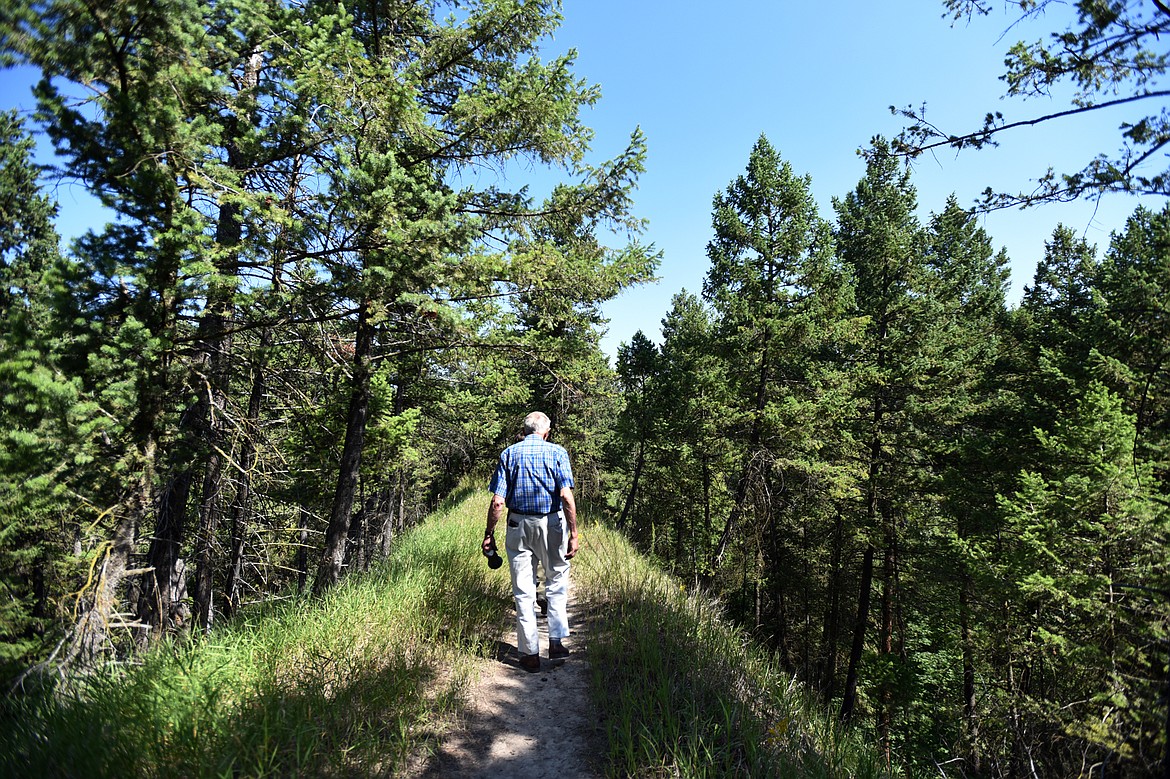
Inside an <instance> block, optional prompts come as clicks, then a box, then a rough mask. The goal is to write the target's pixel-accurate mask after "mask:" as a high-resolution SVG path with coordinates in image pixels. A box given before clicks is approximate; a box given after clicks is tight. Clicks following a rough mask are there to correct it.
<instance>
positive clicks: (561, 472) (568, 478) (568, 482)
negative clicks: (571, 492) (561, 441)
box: [557, 448, 576, 490]
mask: <svg viewBox="0 0 1170 779" xmlns="http://www.w3.org/2000/svg"><path fill="white" fill-rule="evenodd" d="M574 486H576V485H575V482H574V481H573V466H572V465H570V464H569V453H568V452H566V451H565V450H564V449H563V448H562V449H560V451H558V452H557V489H558V490H560V489H561V488H563V487H569V488H572V487H574Z"/></svg>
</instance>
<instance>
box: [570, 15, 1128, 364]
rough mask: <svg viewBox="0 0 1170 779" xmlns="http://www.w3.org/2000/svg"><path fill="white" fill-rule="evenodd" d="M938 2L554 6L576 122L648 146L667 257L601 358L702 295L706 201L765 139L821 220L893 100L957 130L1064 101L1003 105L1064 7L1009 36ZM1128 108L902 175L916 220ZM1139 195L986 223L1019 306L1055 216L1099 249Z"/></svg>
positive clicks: (938, 159)
mask: <svg viewBox="0 0 1170 779" xmlns="http://www.w3.org/2000/svg"><path fill="white" fill-rule="evenodd" d="M994 5H996V6H997V7H999V4H994ZM942 11H943V7H942V3H941V1H939V0H925V1H924V0H916V1H915V2H911V1H910V0H895V1H893V2H883V3H861V2H846V3H833V4H820V3H797V2H790V1H784V2H779V1H777V2H762V1H760V0H757V1H755V2H749V1H748V0H724V2H721V3H718V4H716V3H674V2H670V3H666V2H638V0H625V2H619V1H618V0H565V2H564V10H563V14H564V17H565V21H564V24H563V25H562V27H561V29H560V30H559V31H558V33H557V34H556V37H555V40H554V41H553V45H552V46H551V47H550V49H549V50H550V52H551V51H562V50H565V49H568V48H570V47H572V48H576V49H577V50H578V54H579V57H578V60H577V72H578V73H579V74H580V75H581V76H582V77H583V78H585V79H588V80H589V81H591V82H596V83H598V84H600V85H601V88H602V92H603V97H602V100H601V101H600V103H599V105H598V106H597V107H595V108H594V109H593V110H592V111H591V112H590V114H589V115H588V116H587V121H588V122H589V123H590V124H591V126H592V127H594V129H595V130H596V131H597V136H596V140H595V143H594V150H595V151H596V152H597V153H598V155H599V156H606V155H612V154H615V153H617V151H619V150H620V149H621V148H622V147H623V144H624V143H625V140H626V139H627V138H628V135H629V133H630V131H631V130H632V129H633V128H634V127H635V126H640V127H641V128H642V130H643V132H644V133H645V135H646V140H647V144H648V148H649V155H648V162H647V170H646V172H645V174H643V177H642V179H641V182H640V186H639V192H638V194H637V195H636V202H637V213H638V214H639V215H640V216H642V217H645V218H647V219H648V220H649V229H648V230H647V232H646V234H645V236H644V239H645V240H648V241H651V242H653V243H654V244H656V245H657V246H658V248H659V249H661V250H662V251H663V253H664V258H663V262H662V266H661V269H660V271H659V276H660V278H661V281H659V282H658V283H657V284H655V285H652V286H647V287H643V288H639V289H636V290H632V291H629V292H627V293H626V294H624V295H623V296H622V297H621V298H619V299H617V300H614V301H612V302H610V303H609V304H608V305H607V307H606V309H605V311H606V314H607V315H608V316H609V318H610V328H609V333H608V335H607V336H606V338H605V340H604V342H603V346H604V348H605V349H606V351H607V353H609V354H610V355H611V356H613V355H614V354H616V349H617V345H618V344H619V343H621V342H623V341H629V339H630V337H631V336H632V335H633V334H634V333H635V332H636V331H637V330H639V329H641V330H643V331H644V332H645V333H646V334H647V335H648V336H650V337H651V338H652V339H654V340H659V339H660V332H659V325H660V323H661V319H662V317H663V316H664V315H665V314H666V312H667V311H668V310H669V308H670V300H671V297H672V296H673V295H674V294H675V293H677V292H678V291H679V290H680V289H682V288H684V287H685V288H686V289H688V290H689V291H691V292H696V293H697V292H700V291H701V289H702V283H703V277H704V275H705V273H706V271H707V266H708V263H707V257H706V253H705V248H706V244H707V242H708V241H709V240H710V237H711V200H712V198H713V196H714V195H715V194H716V192H719V191H721V190H723V189H724V188H726V187H727V185H728V184H729V183H730V182H731V181H732V179H734V178H735V177H736V176H737V175H739V174H741V173H742V172H743V171H744V168H745V167H746V165H747V158H748V154H749V152H750V150H751V147H752V144H753V143H754V142H755V140H756V139H757V138H758V137H759V136H760V134H761V133H763V134H765V135H766V136H767V137H768V140H769V141H770V142H771V143H772V145H773V146H774V147H775V148H776V149H777V151H778V152H779V153H780V155H781V156H782V157H783V158H784V159H785V160H786V161H788V162H789V163H790V164H791V165H792V167H793V170H794V171H795V172H796V173H798V174H801V175H803V174H808V175H810V176H811V178H812V191H813V194H814V196H815V197H816V199H817V202H818V204H819V205H820V210H821V216H822V217H824V218H826V219H829V220H830V221H832V220H833V219H834V218H835V213H834V211H833V209H832V199H833V198H834V197H842V196H844V195H845V194H847V193H848V192H849V191H851V190H852V189H853V188H854V187H855V186H856V185H857V182H858V180H859V179H860V178H861V176H862V175H863V174H864V171H865V165H864V161H863V160H862V159H861V158H860V157H858V156H857V154H856V151H857V149H858V148H861V147H864V146H867V145H868V144H869V141H870V139H871V138H872V137H873V136H874V135H877V134H882V135H885V136H887V137H892V136H894V135H896V134H897V132H898V131H899V130H900V129H901V127H902V123H901V121H900V120H899V119H898V118H897V117H894V116H892V115H891V114H890V111H889V106H891V105H895V106H898V107H904V106H907V105H911V104H913V105H920V104H921V103H923V102H926V103H927V106H928V111H929V115H930V116H931V117H932V118H933V119H934V120H935V121H936V123H938V124H939V125H940V126H942V127H944V128H946V129H948V130H950V131H952V132H958V131H960V130H969V129H974V128H975V127H977V126H978V125H979V124H981V122H982V117H983V116H984V114H986V113H987V112H988V111H993V110H999V111H1002V112H1003V113H1004V114H1005V116H1007V117H1008V119H1009V120H1011V119H1020V118H1025V117H1028V116H1036V115H1043V114H1046V113H1050V112H1051V111H1054V110H1058V109H1062V108H1065V107H1067V104H1066V103H1062V102H1059V101H1045V100H1027V101H1024V100H1001V99H1000V98H1001V95H1003V93H1004V90H1005V86H1006V85H1005V84H1004V83H1003V82H1002V81H1000V80H999V76H1000V74H1001V73H1002V72H1003V59H1004V54H1005V53H1006V51H1007V49H1008V48H1009V46H1010V45H1011V44H1012V43H1014V42H1015V41H1017V40H1020V39H1025V40H1036V39H1039V38H1041V37H1044V36H1046V35H1047V33H1048V32H1049V31H1051V30H1054V29H1058V24H1059V25H1060V27H1059V29H1062V28H1063V21H1062V20H1061V19H1058V18H1054V17H1053V16H1052V15H1051V14H1050V15H1049V17H1048V18H1047V19H1040V20H1039V24H1033V25H1029V26H1019V27H1015V28H1013V29H1012V30H1010V31H1008V28H1009V27H1010V26H1011V24H1012V22H1013V21H1014V17H1009V16H1006V15H1003V14H998V15H992V16H989V17H982V18H979V19H976V20H973V21H972V22H971V23H970V24H968V23H966V22H960V23H958V24H956V25H955V26H954V27H952V26H951V20H950V19H946V18H943V16H942ZM1005 31H1006V34H1005ZM1066 97H1067V94H1066ZM1126 118H1127V117H1126V116H1124V115H1122V114H1119V113H1114V114H1111V115H1108V116H1100V117H1090V118H1088V119H1080V120H1077V121H1075V122H1066V123H1064V124H1062V125H1059V126H1058V125H1052V126H1050V127H1048V128H1046V129H1032V130H1028V129H1024V130H1020V131H1015V132H1013V133H1012V134H1010V135H1007V136H1004V138H1003V142H1002V143H1001V146H1000V147H999V148H996V149H987V150H983V151H978V152H965V153H964V154H962V155H960V156H958V157H956V156H955V155H954V153H953V152H948V151H945V150H944V151H941V152H939V153H938V154H937V155H936V156H935V157H931V158H924V159H921V160H919V161H918V162H917V163H916V164H915V166H914V176H913V179H912V181H913V183H914V185H915V187H916V188H917V190H918V201H919V206H920V210H921V217H922V218H923V220H925V219H926V218H927V217H928V216H929V214H930V213H931V212H937V211H940V210H942V208H943V206H944V205H945V202H946V198H947V196H948V195H950V194H952V193H953V194H955V196H956V197H957V198H958V200H959V203H960V205H970V204H972V203H973V202H974V201H975V199H976V198H977V197H978V196H979V194H980V193H981V192H982V191H983V190H984V189H985V188H986V187H987V186H993V187H996V188H999V189H1008V190H1011V191H1021V190H1024V189H1027V188H1028V187H1029V182H1030V180H1031V179H1033V178H1035V177H1037V176H1039V175H1041V174H1043V173H1044V171H1045V170H1046V169H1047V168H1048V166H1049V165H1052V166H1055V167H1056V168H1057V169H1058V170H1060V169H1061V167H1060V166H1061V165H1066V166H1068V167H1073V166H1075V167H1076V168H1077V169H1079V168H1080V167H1081V165H1082V164H1083V162H1085V161H1087V160H1088V159H1089V158H1090V157H1092V156H1095V155H1096V154H1097V153H1099V152H1102V151H1106V152H1113V151H1116V150H1117V148H1118V147H1119V145H1120V144H1119V139H1118V136H1117V126H1118V124H1120V122H1122V121H1124V120H1125V119H1126ZM1137 205H1138V201H1137V200H1136V199H1133V198H1122V197H1117V196H1114V197H1113V198H1112V199H1108V198H1107V199H1105V200H1103V201H1102V202H1101V203H1100V204H1097V203H1090V202H1081V203H1075V204H1057V205H1049V206H1044V207H1040V208H1033V209H1028V210H1025V211H1019V210H1011V211H1000V212H996V213H993V214H989V215H987V216H985V217H982V224H983V226H984V227H985V228H986V230H987V231H988V233H989V234H990V235H991V236H992V239H993V240H994V242H995V245H996V247H997V248H998V247H1000V246H1003V247H1006V248H1007V250H1008V253H1009V255H1010V256H1011V258H1012V266H1011V267H1012V292H1011V299H1012V301H1013V302H1014V301H1016V300H1018V297H1019V294H1020V293H1021V291H1022V289H1023V286H1024V285H1025V284H1029V283H1031V280H1032V274H1033V272H1034V270H1035V267H1036V262H1037V260H1038V259H1039V258H1040V257H1042V256H1043V252H1044V242H1045V240H1046V239H1048V238H1049V237H1050V236H1051V234H1052V230H1053V228H1055V227H1056V225H1057V224H1058V223H1063V224H1065V225H1067V226H1069V227H1071V228H1072V229H1073V230H1075V231H1076V233H1077V234H1078V235H1081V236H1083V237H1084V238H1086V239H1087V240H1088V241H1090V242H1091V243H1095V244H1097V246H1098V250H1099V251H1103V250H1104V249H1105V247H1106V246H1107V244H1108V240H1109V234H1110V232H1111V231H1113V230H1116V229H1120V228H1121V227H1123V225H1124V222H1125V219H1126V217H1128V216H1129V215H1130V214H1131V213H1132V212H1133V209H1134V208H1136V207H1137Z"/></svg>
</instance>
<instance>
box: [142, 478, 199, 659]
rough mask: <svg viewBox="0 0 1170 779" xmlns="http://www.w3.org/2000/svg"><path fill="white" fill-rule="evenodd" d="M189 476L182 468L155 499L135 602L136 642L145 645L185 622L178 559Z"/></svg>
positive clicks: (183, 579)
mask: <svg viewBox="0 0 1170 779" xmlns="http://www.w3.org/2000/svg"><path fill="white" fill-rule="evenodd" d="M191 479H192V474H191V471H190V470H189V469H184V470H183V471H181V472H179V473H178V474H176V475H174V476H173V477H172V478H171V480H170V482H169V483H168V484H167V485H166V487H165V488H164V489H163V492H162V495H160V496H159V502H158V512H157V514H156V516H155V523H154V534H153V536H152V537H151V539H150V548H149V550H148V551H147V553H146V563H147V565H148V566H149V568H150V570H149V571H147V572H146V573H145V574H143V587H142V592H141V595H140V596H139V600H138V621H139V622H140V623H142V625H143V629H142V633H141V634H140V637H139V643H140V644H143V645H145V644H146V643H148V642H149V641H150V640H153V639H156V638H158V637H159V636H160V635H162V634H163V633H164V632H165V631H166V630H167V629H168V628H171V627H181V626H183V624H184V623H185V622H186V616H187V613H186V605H185V604H184V603H183V598H184V597H185V595H186V592H187V582H186V578H187V567H186V564H185V563H184V562H183V560H182V552H183V542H184V540H185V537H186V534H187V523H186V516H185V514H186V511H187V497H188V495H190V492H191Z"/></svg>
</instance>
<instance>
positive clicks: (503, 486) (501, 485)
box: [488, 455, 508, 498]
mask: <svg viewBox="0 0 1170 779" xmlns="http://www.w3.org/2000/svg"><path fill="white" fill-rule="evenodd" d="M488 489H489V490H491V491H492V492H493V493H494V494H496V495H499V496H500V497H501V498H506V497H508V469H507V468H506V467H505V466H504V456H503V455H500V459H499V461H498V462H497V463H496V472H495V473H494V474H492V480H491V483H490V484H489V485H488Z"/></svg>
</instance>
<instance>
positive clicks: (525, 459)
mask: <svg viewBox="0 0 1170 779" xmlns="http://www.w3.org/2000/svg"><path fill="white" fill-rule="evenodd" d="M572 486H573V469H572V467H571V466H570V465H569V453H568V452H566V451H565V449H564V447H562V446H558V445H557V444H550V443H549V442H548V441H545V440H544V439H543V438H541V437H540V436H539V435H537V434H536V433H533V434H532V435H530V436H528V437H527V438H525V439H524V440H522V441H518V442H517V443H514V444H512V445H511V446H509V447H508V448H507V449H505V450H504V451H503V452H502V453H501V454H500V464H499V465H497V466H496V473H495V475H494V476H492V482H491V486H490V487H489V489H491V491H492V492H493V493H495V494H496V495H499V496H500V497H502V498H503V499H504V503H506V504H507V506H508V510H509V511H515V512H516V513H517V514H551V513H553V512H554V511H559V510H560V508H561V488H562V487H572Z"/></svg>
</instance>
